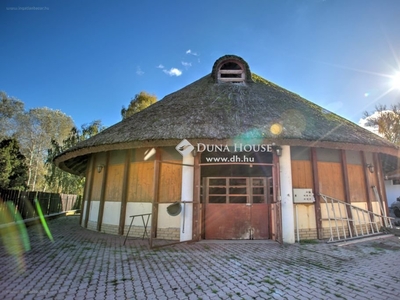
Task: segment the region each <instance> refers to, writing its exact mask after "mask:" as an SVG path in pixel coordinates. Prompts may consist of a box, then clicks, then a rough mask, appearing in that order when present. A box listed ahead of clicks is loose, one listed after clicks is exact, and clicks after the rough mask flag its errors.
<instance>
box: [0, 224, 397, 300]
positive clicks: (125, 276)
mask: <svg viewBox="0 0 400 300" xmlns="http://www.w3.org/2000/svg"><path fill="white" fill-rule="evenodd" d="M78 220H79V219H78V217H77V216H69V217H61V218H58V219H55V220H51V221H49V223H48V224H49V227H50V230H51V233H52V235H53V237H54V242H51V241H50V240H49V238H48V237H47V236H46V234H45V232H44V231H43V229H42V227H41V226H40V225H34V226H31V227H28V236H29V239H30V247H31V250H29V251H27V252H24V251H23V250H22V248H21V244H20V243H19V240H20V239H19V238H17V235H16V234H15V233H12V234H11V235H13V236H14V238H11V237H10V234H6V233H4V232H3V235H2V237H3V242H1V243H0V299H400V240H399V238H398V237H395V236H386V237H385V238H380V239H374V240H371V241H367V242H362V243H353V244H347V245H344V246H337V245H332V244H329V245H328V244H326V243H318V244H307V245H299V244H296V245H285V246H280V245H278V244H276V243H274V242H257V241H247V242H246V241H240V242H223V241H220V242H204V241H203V242H200V243H194V244H178V245H175V246H169V247H165V248H160V249H158V250H149V249H148V244H147V241H146V240H145V241H142V240H137V239H128V241H127V243H126V245H125V246H124V245H123V242H124V237H123V236H113V235H106V234H102V233H99V232H93V231H89V230H87V229H84V228H82V227H80V226H79V225H78ZM10 252H11V253H13V254H10ZM18 253H19V254H18Z"/></svg>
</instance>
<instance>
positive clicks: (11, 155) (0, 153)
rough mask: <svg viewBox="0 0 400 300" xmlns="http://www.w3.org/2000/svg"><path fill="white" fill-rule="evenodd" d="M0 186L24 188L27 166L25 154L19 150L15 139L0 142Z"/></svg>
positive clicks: (4, 187)
mask: <svg viewBox="0 0 400 300" xmlns="http://www.w3.org/2000/svg"><path fill="white" fill-rule="evenodd" d="M0 170H1V172H0V187H1V188H3V189H17V190H25V189H26V188H27V185H26V181H27V179H28V168H27V166H26V164H25V156H23V155H22V154H21V152H20V150H19V145H18V142H17V141H16V140H15V139H5V140H2V141H1V142H0Z"/></svg>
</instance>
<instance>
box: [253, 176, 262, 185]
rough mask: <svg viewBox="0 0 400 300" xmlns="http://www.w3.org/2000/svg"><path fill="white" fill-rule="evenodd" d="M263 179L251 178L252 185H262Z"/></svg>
mask: <svg viewBox="0 0 400 300" xmlns="http://www.w3.org/2000/svg"><path fill="white" fill-rule="evenodd" d="M263 185H264V180H263V179H261V178H253V186H263Z"/></svg>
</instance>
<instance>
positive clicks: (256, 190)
mask: <svg viewBox="0 0 400 300" xmlns="http://www.w3.org/2000/svg"><path fill="white" fill-rule="evenodd" d="M253 195H264V188H262V187H260V188H253Z"/></svg>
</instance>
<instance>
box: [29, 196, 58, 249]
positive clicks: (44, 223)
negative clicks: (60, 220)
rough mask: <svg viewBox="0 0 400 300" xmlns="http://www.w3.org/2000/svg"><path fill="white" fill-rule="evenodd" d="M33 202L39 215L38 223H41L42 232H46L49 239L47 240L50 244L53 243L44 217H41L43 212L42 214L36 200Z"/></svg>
mask: <svg viewBox="0 0 400 300" xmlns="http://www.w3.org/2000/svg"><path fill="white" fill-rule="evenodd" d="M34 202H35V206H36V210H37V213H38V214H39V218H40V222H41V223H42V226H43V228H44V231H45V232H46V234H47V236H48V237H49V239H50V240H51V241H52V242H54V239H53V236H52V235H51V232H50V229H49V227H48V226H47V223H46V219H45V218H44V215H43V212H42V208H41V207H40V204H39V201H38V200H37V198H35V200H34Z"/></svg>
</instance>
